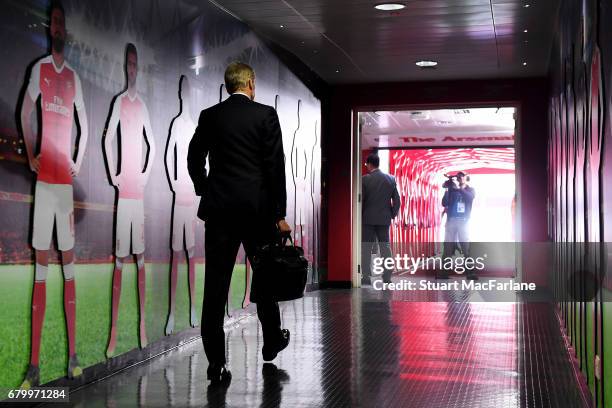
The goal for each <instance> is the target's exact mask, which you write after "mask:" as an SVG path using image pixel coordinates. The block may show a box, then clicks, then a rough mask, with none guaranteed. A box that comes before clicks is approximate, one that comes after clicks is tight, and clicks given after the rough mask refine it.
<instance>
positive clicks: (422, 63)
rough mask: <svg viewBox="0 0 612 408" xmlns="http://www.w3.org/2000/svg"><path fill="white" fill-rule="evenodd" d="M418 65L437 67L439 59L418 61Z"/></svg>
mask: <svg viewBox="0 0 612 408" xmlns="http://www.w3.org/2000/svg"><path fill="white" fill-rule="evenodd" d="M416 65H417V67H421V68H432V67H435V66H436V65H438V62H437V61H425V60H424V61H417V62H416Z"/></svg>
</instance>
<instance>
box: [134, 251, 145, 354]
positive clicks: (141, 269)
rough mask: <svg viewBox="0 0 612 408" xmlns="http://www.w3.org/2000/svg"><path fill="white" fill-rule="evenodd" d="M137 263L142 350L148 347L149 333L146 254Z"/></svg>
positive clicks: (138, 258) (139, 257)
mask: <svg viewBox="0 0 612 408" xmlns="http://www.w3.org/2000/svg"><path fill="white" fill-rule="evenodd" d="M136 263H137V265H138V301H139V309H138V311H139V315H140V348H145V347H146V346H147V332H146V327H145V304H146V289H147V275H146V271H145V262H144V254H140V255H138V256H137V261H136Z"/></svg>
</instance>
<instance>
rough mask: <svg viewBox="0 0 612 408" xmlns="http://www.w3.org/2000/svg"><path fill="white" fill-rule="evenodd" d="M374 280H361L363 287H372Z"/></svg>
mask: <svg viewBox="0 0 612 408" xmlns="http://www.w3.org/2000/svg"><path fill="white" fill-rule="evenodd" d="M371 284H372V280H371V279H370V278H361V286H366V285H371Z"/></svg>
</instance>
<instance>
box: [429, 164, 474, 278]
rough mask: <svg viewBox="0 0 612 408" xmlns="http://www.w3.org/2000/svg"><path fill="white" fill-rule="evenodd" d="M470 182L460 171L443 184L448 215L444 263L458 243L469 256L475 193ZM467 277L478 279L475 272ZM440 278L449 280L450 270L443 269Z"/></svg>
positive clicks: (467, 274)
mask: <svg viewBox="0 0 612 408" xmlns="http://www.w3.org/2000/svg"><path fill="white" fill-rule="evenodd" d="M455 180H456V181H455ZM468 180H469V179H468V177H467V176H466V174H465V173H464V172H462V171H460V172H458V173H457V174H456V175H455V176H451V177H449V178H448V180H446V181H445V182H444V184H443V187H444V188H445V189H446V191H445V192H444V196H443V197H442V206H443V207H444V212H445V213H446V226H445V232H444V252H443V255H442V258H443V263H444V261H445V260H446V259H447V258H449V257H451V256H452V255H453V254H454V252H455V248H456V246H457V243H459V246H460V250H461V252H462V253H463V256H468V255H469V249H470V240H469V235H468V222H469V220H470V215H471V213H472V203H473V202H474V196H475V191H474V189H473V188H472V187H470V186H469V185H468V184H467V181H468ZM466 276H467V278H468V279H477V277H476V274H475V272H474V270H468V271H467V272H466ZM438 278H439V279H448V270H446V269H444V268H442V270H441V271H440V272H439V273H438Z"/></svg>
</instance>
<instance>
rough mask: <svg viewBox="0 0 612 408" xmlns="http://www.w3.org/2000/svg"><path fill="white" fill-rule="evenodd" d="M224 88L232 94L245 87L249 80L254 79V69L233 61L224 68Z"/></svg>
mask: <svg viewBox="0 0 612 408" xmlns="http://www.w3.org/2000/svg"><path fill="white" fill-rule="evenodd" d="M224 77H225V89H227V92H229V93H230V94H233V93H234V92H236V91H237V90H238V89H242V88H246V87H247V84H248V82H249V80H253V81H254V80H255V71H253V68H251V67H250V66H249V65H247V64H245V63H243V62H239V61H234V62H232V63H231V64H229V65H228V66H227V69H226V70H225V75H224Z"/></svg>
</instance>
